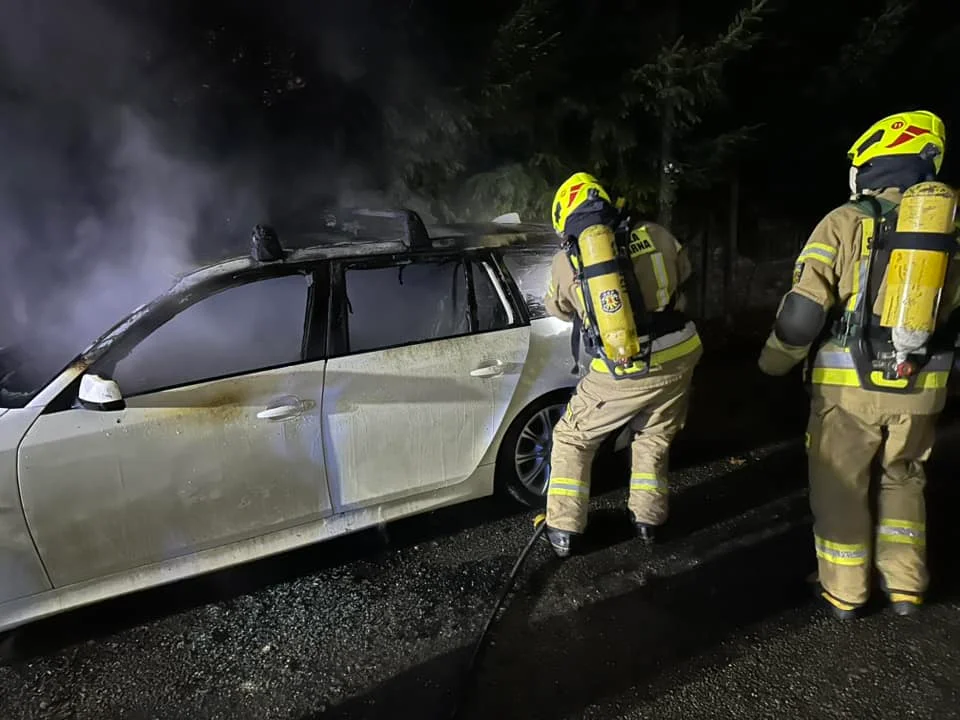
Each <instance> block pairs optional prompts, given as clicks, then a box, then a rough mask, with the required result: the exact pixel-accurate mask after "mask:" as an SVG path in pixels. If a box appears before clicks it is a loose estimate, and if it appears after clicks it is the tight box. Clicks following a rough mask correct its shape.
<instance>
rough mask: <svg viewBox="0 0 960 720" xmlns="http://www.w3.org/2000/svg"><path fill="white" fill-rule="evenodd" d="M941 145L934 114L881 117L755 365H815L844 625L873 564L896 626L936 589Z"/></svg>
mask: <svg viewBox="0 0 960 720" xmlns="http://www.w3.org/2000/svg"><path fill="white" fill-rule="evenodd" d="M944 145H945V131H944V126H943V122H942V121H941V120H940V118H938V117H937V116H936V115H934V114H933V113H930V112H926V111H914V112H904V113H900V114H897V115H891V116H889V117H886V118H884V119H883V120H880V121H879V122H877V123H876V124H875V125H873V126H872V127H871V128H870V129H868V130H867V131H866V132H865V133H864V134H863V135H862V136H860V137H859V138H858V139H857V140H856V142H854V143H853V145H852V146H851V148H850V150H849V151H848V157H849V159H850V162H851V166H852V167H851V170H850V188H851V192H852V193H853V194H852V196H851V198H850V201H849V202H848V203H847V204H845V205H842V206H841V207H839V208H836V209H835V210H833V211H831V212H830V213H829V214H828V215H827V216H826V217H825V218H824V219H823V220H822V221H821V222H820V224H819V225H817V227H816V228H815V229H814V231H813V234H812V235H811V236H810V238H809V240H807V243H806V245H805V246H804V248H803V250H802V251H801V252H800V255H799V257H798V259H797V263H796V266H795V269H794V279H793V287H792V289H791V290H790V291H789V292H788V293H787V294H786V295H785V296H784V298H783V300H782V302H781V304H780V308H779V310H778V313H777V317H776V322H775V324H774V329H773V332H772V333H771V334H770V336H769V338H768V339H767V341H766V345H765V346H764V348H763V351H762V353H761V355H760V360H759V365H760V369H761V370H762V371H763V372H765V373H767V374H769V375H785V374H786V373H788V372H789V371H790V370H791V369H792V368H793V367H794V366H796V365H797V364H798V363H800V362H802V361H804V360H806V363H807V364H806V366H805V368H804V370H805V372H804V377H805V381H806V382H807V383H809V389H810V395H811V410H810V419H809V425H808V428H807V433H806V444H807V456H808V462H809V481H810V504H811V509H812V511H813V515H814V546H815V552H816V556H817V563H818V574H817V576H818V583H819V584H818V586H817V592H818V595H819V597H820V598H821V600H822V601H824V602H825V603H826V605H827V607H828V608H829V609H830V610H831V611H832V612H833V614H834V615H835V616H836V617H838V618H840V619H851V618H854V617H856V616H857V610H858V609H859V608H860V607H861V606H863V605H864V604H865V603H866V601H867V599H868V595H869V590H870V585H871V564H872V563H875V565H876V567H877V570H878V572H879V575H880V584H881V587H882V588H883V590H884V592H885V593H886V594H887V595H888V597H889V600H890V603H891V606H892V608H893V610H894V612H896V613H897V614H900V615H908V614H912V613H913V612H915V611H916V610H917V609H919V607H920V605H921V603H922V601H923V595H924V592H925V591H926V589H927V582H928V577H927V568H926V555H925V533H926V527H925V508H924V495H923V492H924V485H925V476H924V462H925V461H926V460H927V458H928V457H929V455H930V452H931V449H932V446H933V441H934V425H935V422H936V419H937V416H938V414H939V413H940V411H941V410H942V409H943V407H944V402H945V400H946V394H947V380H948V377H949V372H950V369H951V366H952V364H953V353H954V346H955V344H956V330H955V329H951V327H953V328H955V327H956V325H955V323H956V320H957V318H956V317H954V318H953V322H950V323H948V322H947V321H948V319H949V317H950V314H951V313H952V311H953V310H954V309H955V308H957V307H958V306H960V259H958V258H960V256H958V254H957V251H958V249H960V247H958V245H957V234H956V226H955V214H956V204H957V200H956V195H955V194H954V193H953V192H952V191H951V190H950V188H948V187H947V186H946V185H943V184H942V183H939V182H936V181H935V178H936V176H937V174H938V173H939V171H940V165H941V163H942V161H943V154H944ZM877 456H879V461H880V465H881V466H882V471H881V477H880V479H879V488H878V492H879V501H878V507H877V516H876V517H875V518H874V517H872V513H871V510H870V505H869V499H868V498H869V493H870V490H871V463H872V461H873V460H874V458H875V457H877Z"/></svg>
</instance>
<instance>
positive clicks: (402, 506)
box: [0, 465, 493, 632]
mask: <svg viewBox="0 0 960 720" xmlns="http://www.w3.org/2000/svg"><path fill="white" fill-rule="evenodd" d="M492 490H493V468H492V466H489V465H488V466H481V467H479V468H477V471H476V472H475V473H474V474H473V476H472V477H471V478H470V479H469V480H468V481H466V482H462V483H459V484H457V485H452V486H450V487H445V488H440V489H438V490H436V491H434V492H431V493H430V494H428V495H417V496H414V497H410V498H401V499H398V500H394V501H392V502H384V503H380V504H378V505H376V506H375V507H369V508H362V509H359V510H354V511H352V512H347V513H343V514H341V515H332V516H330V517H328V518H325V519H323V520H318V521H315V522H310V523H306V524H304V525H299V526H296V527H290V528H285V529H283V530H278V531H276V532H271V533H267V534H265V535H260V536H258V537H254V538H250V539H248V540H242V541H240V542H235V543H230V544H228V545H220V546H218V547H214V548H210V549H208V550H201V551H200V552H196V553H193V554H190V555H183V556H180V557H174V558H170V559H168V560H164V561H162V562H158V563H153V564H150V565H145V566H143V567H139V568H137V569H135V570H130V571H127V572H119V573H114V574H112V575H107V576H103V577H100V578H97V579H95V580H90V581H87V582H81V583H76V584H74V585H68V586H66V587H62V588H56V589H53V590H47V591H46V592H40V593H37V594H34V595H30V596H29V597H21V598H18V599H13V600H8V601H6V602H2V601H0V632H3V631H5V630H10V629H11V628H15V627H17V626H20V625H23V624H25V623H28V622H33V621H35V620H39V619H41V618H44V617H49V616H51V615H56V614H58V613H61V612H64V611H67V610H70V609H74V608H78V607H81V606H84V605H90V604H93V603H97V602H101V601H103V600H107V599H110V598H113V597H118V596H120V595H126V594H129V593H133V592H137V591H140V590H144V589H147V588H152V587H157V586H160V585H165V584H167V583H172V582H176V581H178V580H185V579H187V578H192V577H196V576H198V575H202V574H204V573H210V572H215V571H217V570H222V569H224V568H228V567H232V566H234V565H240V564H243V563H247V562H251V561H253V560H257V559H261V558H265V557H269V556H271V555H275V554H278V553H283V552H287V551H290V550H295V549H297V548H300V547H304V546H306V545H312V544H314V543H317V542H321V541H323V540H328V539H331V538H335V537H339V536H341V535H345V534H348V533H352V532H357V531H360V530H364V529H366V528H370V527H375V526H377V525H379V524H381V523H386V522H391V521H393V520H398V519H400V518H404V517H408V516H410V515H417V514H419V513H422V512H426V511H428V510H434V509H438V508H441V507H446V506H449V505H457V504H460V503H463V502H467V501H469V500H474V499H477V498H481V497H484V496H487V495H489V494H490V493H491V492H492ZM47 587H49V585H48V586H47Z"/></svg>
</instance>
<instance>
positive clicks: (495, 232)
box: [170, 211, 558, 292]
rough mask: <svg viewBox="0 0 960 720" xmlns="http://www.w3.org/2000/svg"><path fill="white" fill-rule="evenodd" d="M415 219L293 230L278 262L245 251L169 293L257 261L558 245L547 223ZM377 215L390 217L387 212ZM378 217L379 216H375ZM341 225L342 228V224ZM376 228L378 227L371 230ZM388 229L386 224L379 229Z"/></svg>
mask: <svg viewBox="0 0 960 720" xmlns="http://www.w3.org/2000/svg"><path fill="white" fill-rule="evenodd" d="M405 212H407V213H411V214H412V215H413V216H414V217H415V221H414V223H413V225H414V227H413V230H412V231H410V230H409V229H408V228H402V230H401V231H395V232H380V233H377V234H373V233H372V232H370V228H362V227H360V228H356V227H355V226H354V227H351V226H349V225H348V224H347V223H343V224H342V225H337V226H333V227H331V226H329V225H328V226H327V227H322V228H319V229H317V230H316V231H303V230H300V231H298V232H297V231H295V232H291V233H289V234H288V235H286V236H284V235H283V234H280V242H281V244H282V245H283V246H284V248H285V249H286V256H285V257H284V258H283V259H282V260H278V261H275V262H271V263H263V262H260V261H258V260H256V259H255V258H254V257H253V256H251V255H240V256H236V257H232V258H227V259H224V260H220V261H217V262H212V263H208V264H205V265H202V266H200V267H197V268H196V269H194V270H192V271H190V272H188V273H185V274H183V275H181V276H180V277H179V278H178V281H177V282H176V284H175V285H174V286H173V287H171V288H170V292H178V291H182V290H185V289H187V288H188V287H190V286H194V285H196V284H199V283H203V282H205V281H206V280H210V279H212V278H215V277H218V276H221V275H233V274H235V273H238V272H244V271H247V270H252V269H254V268H257V267H260V266H262V265H266V264H269V265H287V266H293V265H298V264H301V263H302V264H308V263H310V262H315V261H318V260H336V259H345V258H354V257H356V258H365V257H377V256H410V257H414V256H416V255H419V254H429V253H436V252H457V251H469V250H483V249H491V248H504V247H509V248H511V249H516V250H519V251H523V250H534V251H537V250H539V251H543V250H552V249H555V248H557V247H558V245H557V238H556V235H555V234H554V232H553V230H552V229H551V228H550V226H549V225H545V224H536V223H514V224H502V223H493V222H490V223H451V224H444V225H434V226H431V227H430V228H427V227H426V226H425V225H423V224H422V222H420V219H419V217H418V216H416V214H415V213H412V211H405ZM383 216H387V217H391V218H392V217H393V215H392V214H390V213H383ZM378 217H379V216H378ZM344 225H345V226H346V227H343V226H344ZM377 229H380V228H377ZM383 229H386V230H390V229H392V228H390V227H389V226H388V227H386V228H383Z"/></svg>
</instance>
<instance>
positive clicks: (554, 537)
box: [547, 525, 577, 558]
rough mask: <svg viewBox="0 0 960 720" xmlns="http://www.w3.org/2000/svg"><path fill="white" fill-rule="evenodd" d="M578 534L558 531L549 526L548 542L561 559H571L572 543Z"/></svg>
mask: <svg viewBox="0 0 960 720" xmlns="http://www.w3.org/2000/svg"><path fill="white" fill-rule="evenodd" d="M576 534H577V533H572V532H567V531H566V530H558V529H557V528H552V527H550V526H549V525H547V541H548V542H549V543H550V547H552V548H553V551H554V552H555V553H556V554H557V557H559V558H565V557H569V555H570V544H571V542H570V541H571V540H572V539H573V536H574V535H576Z"/></svg>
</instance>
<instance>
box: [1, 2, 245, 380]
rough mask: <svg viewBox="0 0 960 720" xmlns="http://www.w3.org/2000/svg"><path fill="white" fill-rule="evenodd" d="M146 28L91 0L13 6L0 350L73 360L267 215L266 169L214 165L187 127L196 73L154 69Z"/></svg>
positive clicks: (5, 86) (5, 78)
mask: <svg viewBox="0 0 960 720" xmlns="http://www.w3.org/2000/svg"><path fill="white" fill-rule="evenodd" d="M151 33H152V31H150V30H149V29H148V26H147V25H146V24H140V25H138V24H134V23H132V22H131V21H129V20H128V19H126V18H124V17H122V16H121V15H119V14H118V13H116V12H113V11H111V9H110V8H109V7H108V6H107V5H106V4H100V3H96V2H92V1H91V0H71V2H69V3H62V2H51V1H49V0H41V1H40V2H32V1H31V0H8V2H6V3H5V13H4V22H3V23H2V24H0V133H2V134H0V157H2V158H3V160H2V162H0V233H2V236H3V243H2V253H0V300H2V302H3V307H4V311H3V312H2V313H0V346H3V345H7V344H9V343H12V342H18V341H22V342H27V343H30V344H31V345H32V346H33V352H34V353H37V352H40V353H41V354H42V355H43V356H44V358H45V359H46V360H49V362H51V363H52V364H56V363H58V362H59V363H61V364H65V363H66V362H68V361H69V360H70V359H71V358H72V357H73V356H74V355H75V354H76V353H77V352H78V351H80V350H81V349H83V348H84V347H85V346H86V345H87V344H88V343H89V342H90V341H91V340H93V339H94V338H96V337H97V336H99V335H100V334H101V333H102V332H104V331H105V330H106V329H108V328H109V327H110V326H112V325H113V324H114V323H115V322H117V321H118V320H120V319H121V318H122V317H123V316H124V315H126V314H127V313H128V312H130V311H131V310H133V309H134V308H135V307H137V306H138V305H140V304H141V303H143V302H146V301H147V300H149V299H151V298H153V297H155V296H156V295H157V294H158V293H160V292H162V291H163V290H164V289H166V288H167V287H169V286H170V284H171V283H172V281H173V278H174V276H175V275H176V274H178V273H181V272H184V271H186V270H187V269H189V268H190V267H191V266H193V265H194V264H195V262H196V260H197V259H198V256H200V257H204V256H205V257H207V258H208V259H210V258H209V256H211V255H213V256H216V255H217V254H218V252H217V251H218V250H219V248H220V247H221V246H222V245H223V244H224V243H226V242H229V241H231V240H232V241H233V242H234V244H236V242H237V240H238V239H239V238H240V237H241V236H243V235H244V232H245V229H247V228H249V227H250V226H252V224H253V223H255V222H257V221H261V220H262V219H263V218H262V212H263V207H262V206H261V204H260V203H259V201H258V199H259V197H260V193H259V190H258V185H257V182H256V181H255V180H256V178H257V176H258V175H257V173H256V164H255V163H254V162H252V161H250V160H246V161H244V162H233V163H231V164H230V165H229V166H228V165H226V164H224V163H222V162H219V163H218V162H216V161H215V160H213V159H211V158H210V157H209V153H207V154H204V153H201V152H199V149H198V148H199V146H198V143H197V142H196V134H195V132H193V130H194V128H191V127H190V123H189V122H184V117H183V116H184V113H183V111H182V109H179V108H178V106H177V102H176V100H177V90H178V88H179V89H180V90H181V91H182V89H183V88H184V87H187V86H188V84H189V83H190V82H192V81H193V79H191V78H184V77H177V71H178V68H176V67H171V66H170V65H169V64H165V65H164V67H163V71H162V73H161V72H155V73H153V74H152V75H151V74H150V73H148V72H146V71H147V70H148V69H149V68H150V67H151V66H150V60H151V52H152V50H151V48H152V47H154V46H155V45H156V44H157V43H159V42H161V41H162V40H163V38H158V37H156V35H155V34H151ZM181 94H182V93H181ZM178 113H179V115H178Z"/></svg>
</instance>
